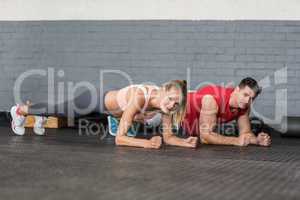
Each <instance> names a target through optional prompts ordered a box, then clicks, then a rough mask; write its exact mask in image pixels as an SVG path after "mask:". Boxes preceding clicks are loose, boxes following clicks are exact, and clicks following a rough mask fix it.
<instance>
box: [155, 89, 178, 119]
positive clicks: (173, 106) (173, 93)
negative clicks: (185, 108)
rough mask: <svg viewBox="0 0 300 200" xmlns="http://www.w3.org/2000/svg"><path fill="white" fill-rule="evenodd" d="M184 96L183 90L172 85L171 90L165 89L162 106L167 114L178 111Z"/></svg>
mask: <svg viewBox="0 0 300 200" xmlns="http://www.w3.org/2000/svg"><path fill="white" fill-rule="evenodd" d="M181 98H182V94H181V90H180V89H179V88H176V87H172V88H171V89H170V90H168V91H166V90H164V91H163V95H162V99H161V102H160V108H161V110H162V112H164V113H165V114H170V113H172V112H176V111H177V110H178V109H179V105H180V101H181Z"/></svg>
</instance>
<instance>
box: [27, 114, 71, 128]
mask: <svg viewBox="0 0 300 200" xmlns="http://www.w3.org/2000/svg"><path fill="white" fill-rule="evenodd" d="M34 122H35V119H34V116H32V115H28V116H27V117H26V122H25V127H27V128H32V127H33V126H34ZM44 127H45V128H62V127H67V120H66V119H65V118H60V117H48V119H47V122H46V124H45V125H44Z"/></svg>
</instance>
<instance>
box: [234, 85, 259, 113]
mask: <svg viewBox="0 0 300 200" xmlns="http://www.w3.org/2000/svg"><path fill="white" fill-rule="evenodd" d="M237 89H238V92H237V104H238V107H239V108H241V109H245V108H247V107H249V106H250V104H251V103H252V101H253V100H254V98H255V92H254V91H253V90H252V89H251V88H249V87H248V86H246V87H244V88H240V87H238V88H237Z"/></svg>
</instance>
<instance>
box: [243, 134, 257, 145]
mask: <svg viewBox="0 0 300 200" xmlns="http://www.w3.org/2000/svg"><path fill="white" fill-rule="evenodd" d="M242 134H249V135H250V136H251V137H250V144H255V145H257V144H258V141H257V137H256V136H255V134H254V133H252V132H251V131H249V132H243V133H240V135H242Z"/></svg>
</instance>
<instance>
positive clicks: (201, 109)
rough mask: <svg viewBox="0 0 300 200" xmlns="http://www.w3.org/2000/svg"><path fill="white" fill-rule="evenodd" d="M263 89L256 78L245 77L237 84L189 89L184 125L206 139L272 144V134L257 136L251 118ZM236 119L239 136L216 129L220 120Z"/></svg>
mask: <svg viewBox="0 0 300 200" xmlns="http://www.w3.org/2000/svg"><path fill="white" fill-rule="evenodd" d="M260 92H261V88H260V87H259V86H258V83H257V81H256V80H254V79H253V78H250V77H247V78H245V79H243V80H242V81H241V82H240V84H239V85H238V86H237V87H235V88H229V87H221V86H216V85H209V86H205V87H203V88H201V89H199V90H197V91H194V92H189V94H188V99H187V110H186V116H185V119H184V121H183V124H182V126H183V129H184V130H185V132H187V133H188V134H189V135H190V136H199V137H200V139H201V142H202V143H205V144H220V145H237V146H247V145H248V144H255V145H261V146H270V145H271V138H270V136H269V135H268V134H267V133H264V132H261V133H259V134H258V136H255V135H254V133H253V132H252V131H251V125H250V120H249V113H250V105H251V103H252V102H253V100H254V99H255V98H256V97H257V96H258V94H259V93H260ZM234 119H236V120H237V122H238V127H239V137H228V136H223V135H220V134H218V133H216V132H215V131H214V129H215V127H216V125H217V124H218V123H226V122H229V121H232V120H234Z"/></svg>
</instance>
